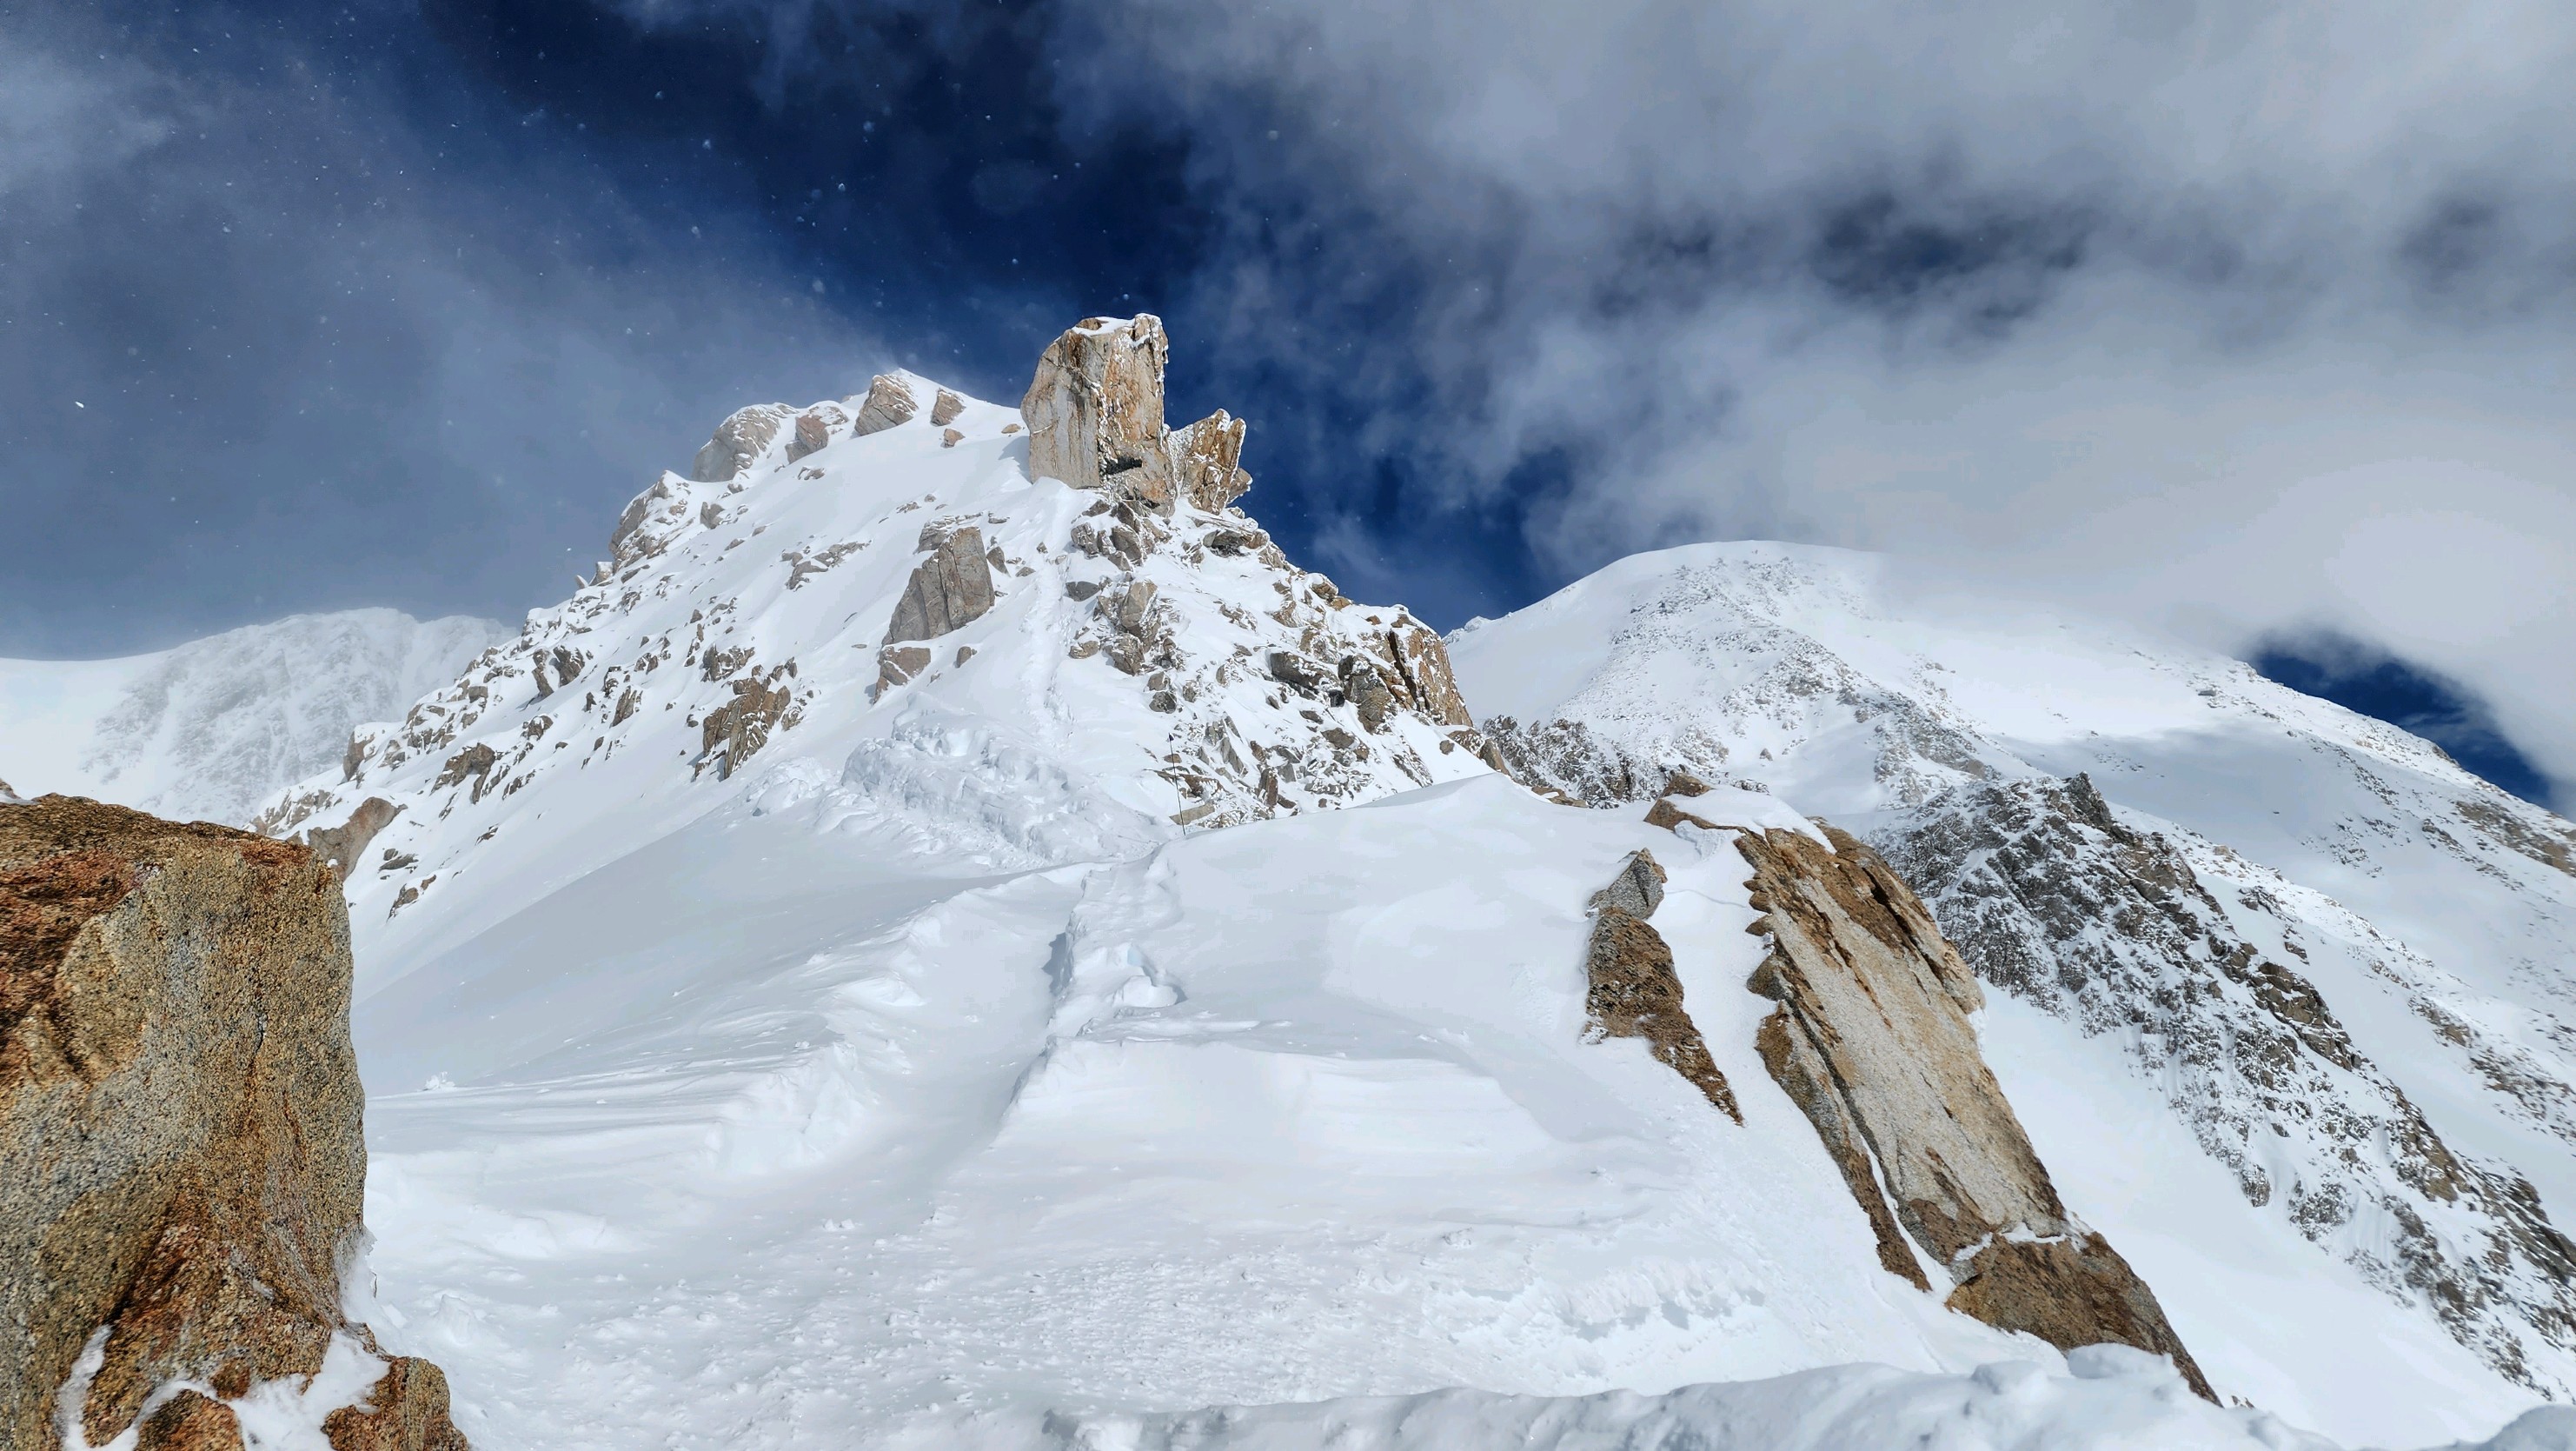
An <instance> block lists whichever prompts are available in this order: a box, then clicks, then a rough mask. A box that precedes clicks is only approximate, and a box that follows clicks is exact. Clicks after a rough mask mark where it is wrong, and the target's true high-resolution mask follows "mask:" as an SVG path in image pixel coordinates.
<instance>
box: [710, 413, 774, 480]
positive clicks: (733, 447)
mask: <svg viewBox="0 0 2576 1451" xmlns="http://www.w3.org/2000/svg"><path fill="white" fill-rule="evenodd" d="M793 416H794V415H793V414H792V413H791V412H790V411H789V410H787V409H785V408H782V407H780V406H778V405H777V404H775V403H762V404H756V405H754V406H753V407H750V408H742V409H737V410H735V412H734V414H733V416H732V417H730V418H727V419H726V420H725V421H724V422H722V423H719V424H717V425H716V431H715V436H714V437H712V438H710V439H708V440H707V442H706V446H705V447H704V448H701V449H699V450H698V456H697V457H696V458H695V459H694V460H692V461H691V462H690V465H689V477H690V478H691V479H693V480H695V481H696V482H698V483H702V484H720V483H723V482H724V481H725V480H727V479H730V478H732V477H733V476H735V475H736V474H739V473H741V472H742V471H743V470H744V469H745V468H746V467H748V466H749V465H750V463H751V461H752V460H753V459H756V458H758V457H760V455H761V454H762V452H763V451H765V450H766V449H768V447H769V446H770V445H771V444H772V443H775V442H777V441H778V430H779V429H780V428H781V427H784V426H785V425H786V422H787V420H788V419H789V418H791V417H793Z"/></svg>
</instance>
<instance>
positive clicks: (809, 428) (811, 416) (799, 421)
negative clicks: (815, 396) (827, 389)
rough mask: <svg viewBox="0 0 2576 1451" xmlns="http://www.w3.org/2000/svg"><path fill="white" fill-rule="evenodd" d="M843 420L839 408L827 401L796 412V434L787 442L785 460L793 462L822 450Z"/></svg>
mask: <svg viewBox="0 0 2576 1451" xmlns="http://www.w3.org/2000/svg"><path fill="white" fill-rule="evenodd" d="M844 421H845V420H844V418H843V417H842V414H841V410H840V409H839V408H837V407H834V406H833V405H831V404H829V403H825V404H822V405H820V406H818V407H814V408H809V409H807V410H805V411H804V412H802V413H799V414H797V415H796V436H795V437H794V438H792V439H790V440H788V443H787V461H788V462H789V463H794V462H796V461H797V460H799V459H801V458H804V457H805V456H806V455H808V454H815V453H820V452H822V451H823V449H824V447H825V446H826V445H828V444H830V443H831V441H832V430H833V429H835V428H837V427H839V426H840V425H841V424H842V423H843V422H844Z"/></svg>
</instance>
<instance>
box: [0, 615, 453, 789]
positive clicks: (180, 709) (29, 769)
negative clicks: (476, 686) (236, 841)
mask: <svg viewBox="0 0 2576 1451" xmlns="http://www.w3.org/2000/svg"><path fill="white" fill-rule="evenodd" d="M501 634H502V630H501V627H500V626H499V625H496V624H493V623H492V622H491V621H489V620H475V619H468V618H465V617H464V616H461V615H454V616H449V617H447V618H445V619H437V620H430V621H426V622H423V621H419V620H414V619H413V618H411V617H410V616H409V615H405V614H400V613H398V612H396V611H393V610H347V611H344V612H341V613H339V614H330V615H295V616H292V617H290V618H287V619H283V620H279V621H277V622H276V623H274V624H268V625H250V626H246V627H244V628H242V629H238V630H227V631H225V632H224V633H223V634H220V635H210V636H208V637H207V638H205V639H203V640H193V641H190V642H189V643H187V644H185V645H181V646H178V647H176V648H174V649H169V650H163V651H161V652H159V653H157V654H152V655H131V656H127V657H126V658H124V659H121V660H0V780H6V781H7V782H8V783H9V784H10V785H11V786H13V787H15V788H16V789H17V791H18V793H19V794H20V795H22V796H27V797H31V798H32V797H36V796H41V795H43V794H45V793H47V792H49V791H59V792H62V793H63V794H65V795H71V796H89V797H94V798H96V799H98V800H101V801H112V802H115V803H116V804H117V805H120V806H132V807H136V808H138V809H140V810H144V811H149V812H152V813H154V814H155V815H159V816H165V817H169V818H172V819H174V820H179V821H189V820H205V821H217V822H222V823H224V824H226V825H229V826H240V825H243V824H244V823H246V822H248V821H249V820H250V818H251V816H252V814H253V813H255V812H257V811H258V810H259V808H260V807H261V806H263V805H265V804H267V802H268V800H269V798H270V797H272V796H274V795H276V794H277V792H278V791H279V789H280V788H282V787H284V786H285V785H286V784H287V783H288V782H291V781H298V780H301V779H303V778H304V777H306V776H309V775H312V774H313V773H314V772H316V771H319V770H322V769H324V768H325V767H336V766H337V765H338V764H339V761H340V756H341V753H342V752H343V751H345V750H347V749H348V745H349V732H350V730H351V729H352V728H353V727H355V726H357V725H358V724H359V723H360V722H362V721H371V720H382V719H385V718H386V717H389V716H394V715H399V714H401V713H402V712H403V711H404V710H405V709H407V708H409V707H410V705H411V703H412V702H413V701H415V700H417V699H419V698H420V697H421V696H422V695H424V694H426V693H428V692H429V691H431V690H433V689H435V688H437V687H438V686H440V685H443V684H445V683H446V682H448V681H449V680H452V679H454V678H455V676H456V672H457V671H458V670H459V669H460V668H462V667H463V665H464V664H465V662H466V660H467V659H468V658H470V657H471V656H472V655H473V654H474V652H475V651H477V650H480V649H482V648H483V647H484V646H485V645H486V644H489V643H490V642H491V641H493V640H495V639H497V638H499V637H500V635H501Z"/></svg>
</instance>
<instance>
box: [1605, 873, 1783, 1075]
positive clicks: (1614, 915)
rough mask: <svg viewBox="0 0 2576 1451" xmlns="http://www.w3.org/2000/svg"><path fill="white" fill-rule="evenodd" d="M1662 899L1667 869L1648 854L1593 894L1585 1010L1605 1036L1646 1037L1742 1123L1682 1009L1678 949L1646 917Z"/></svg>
mask: <svg viewBox="0 0 2576 1451" xmlns="http://www.w3.org/2000/svg"><path fill="white" fill-rule="evenodd" d="M1663 900H1664V869H1663V867H1662V866H1661V865H1660V864H1659V863H1657V862H1656V860H1655V859H1654V857H1653V856H1652V855H1651V854H1649V853H1646V852H1642V851H1641V852H1636V853H1634V854H1632V855H1631V856H1630V857H1629V858H1628V859H1627V860H1626V861H1625V862H1622V863H1620V865H1619V873H1618V875H1617V876H1614V877H1612V878H1611V879H1610V885H1609V886H1607V887H1604V888H1603V889H1601V890H1600V891H1599V892H1597V893H1595V894H1594V895H1593V898H1592V910H1593V918H1592V943H1591V946H1590V947H1589V949H1587V950H1586V952H1585V954H1584V968H1585V971H1586V973H1587V975H1588V976H1589V978H1590V980H1591V986H1590V989H1589V991H1588V992H1587V993H1586V994H1585V996H1584V1011H1585V1013H1586V1015H1587V1016H1588V1017H1589V1018H1590V1020H1591V1032H1592V1033H1593V1034H1595V1035H1596V1036H1597V1037H1601V1038H1643V1039H1645V1040H1646V1045H1647V1049H1648V1051H1650V1052H1652V1053H1653V1054H1654V1055H1655V1058H1656V1060H1657V1061H1658V1062H1661V1063H1663V1064H1665V1065H1666V1066H1668V1067H1670V1068H1671V1069H1672V1070H1673V1071H1674V1072H1675V1073H1678V1074H1680V1075H1681V1076H1682V1077H1683V1078H1685V1079H1687V1080H1689V1082H1690V1084H1691V1086H1692V1087H1694V1088H1696V1089H1698V1090H1699V1091H1700V1092H1701V1093H1702V1094H1703V1095H1705V1096H1706V1097H1707V1099H1708V1101H1709V1102H1710V1103H1711V1104H1712V1105H1714V1106H1715V1107H1716V1108H1717V1109H1718V1110H1719V1111H1720V1112H1722V1113H1724V1114H1725V1115H1726V1116H1727V1117H1728V1118H1731V1119H1733V1120H1735V1121H1736V1122H1737V1123H1742V1122H1744V1112H1743V1110H1742V1109H1740V1108H1738V1107H1737V1106H1736V1103H1735V1090H1734V1089H1733V1088H1731V1087H1729V1086H1728V1084H1727V1081H1726V1075H1725V1074H1724V1073H1722V1072H1720V1071H1719V1070H1718V1066H1717V1063H1716V1061H1715V1060H1714V1059H1712V1058H1710V1057H1709V1054H1708V1040H1706V1039H1705V1038H1702V1037H1701V1036H1700V1032H1699V1025H1697V1024H1696V1023H1693V1022H1692V1021H1691V1018H1690V1014H1689V1013H1687V1012H1684V1011H1683V1010H1682V980H1681V977H1680V976H1679V975H1678V974H1676V973H1675V972H1674V971H1673V950H1672V948H1671V947H1670V946H1669V945H1667V944H1666V943H1665V941H1664V937H1663V934H1662V933H1660V932H1657V931H1656V930H1655V929H1654V928H1652V927H1650V926H1648V925H1647V924H1646V920H1645V919H1646V918H1647V917H1648V916H1649V915H1651V914H1652V913H1653V912H1654V910H1655V908H1656V907H1657V906H1659V905H1661V904H1662V902H1663Z"/></svg>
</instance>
